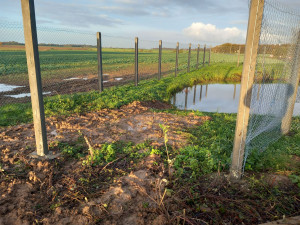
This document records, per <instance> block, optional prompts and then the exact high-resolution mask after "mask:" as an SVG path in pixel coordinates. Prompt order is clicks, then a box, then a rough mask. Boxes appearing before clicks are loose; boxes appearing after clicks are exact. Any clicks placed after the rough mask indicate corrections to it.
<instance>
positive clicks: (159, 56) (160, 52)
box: [158, 40, 162, 80]
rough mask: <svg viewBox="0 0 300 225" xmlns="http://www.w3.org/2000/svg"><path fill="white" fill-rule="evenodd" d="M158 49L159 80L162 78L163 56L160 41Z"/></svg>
mask: <svg viewBox="0 0 300 225" xmlns="http://www.w3.org/2000/svg"><path fill="white" fill-rule="evenodd" d="M158 44H159V47H158V80H160V78H161V56H162V40H160V41H159V43H158Z"/></svg>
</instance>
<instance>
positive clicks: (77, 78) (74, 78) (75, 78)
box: [64, 77, 88, 80]
mask: <svg viewBox="0 0 300 225" xmlns="http://www.w3.org/2000/svg"><path fill="white" fill-rule="evenodd" d="M64 80H88V78H87V77H84V78H79V77H71V78H66V79H64Z"/></svg>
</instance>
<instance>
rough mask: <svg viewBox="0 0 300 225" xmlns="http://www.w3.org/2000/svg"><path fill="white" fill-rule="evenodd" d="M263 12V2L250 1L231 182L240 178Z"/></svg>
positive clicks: (257, 0)
mask: <svg viewBox="0 0 300 225" xmlns="http://www.w3.org/2000/svg"><path fill="white" fill-rule="evenodd" d="M263 10H264V0H252V1H251V6H250V13H249V20H248V31H247V39H246V49H245V56H244V65H243V73H242V79H241V90H240V98H239V107H238V114H237V121H236V127H235V137H234V143H233V152H232V162H231V167H230V179H232V180H234V179H240V178H241V176H242V169H243V163H244V153H245V144H246V137H247V128H248V122H249V113H250V103H251V95H252V86H253V81H254V74H255V65H256V58H257V53H258V46H259V39H260V31H261V24H262V17H263Z"/></svg>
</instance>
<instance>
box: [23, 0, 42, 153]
mask: <svg viewBox="0 0 300 225" xmlns="http://www.w3.org/2000/svg"><path fill="white" fill-rule="evenodd" d="M21 5H22V14H23V27H24V37H25V49H26V57H27V67H28V76H29V85H30V94H31V104H32V114H33V124H34V133H35V142H36V150H37V152H36V154H37V155H38V156H45V155H47V154H48V144H47V132H46V125H45V113H44V103H43V91H42V78H41V70H40V61H39V50H38V40H37V31H36V21H35V11H34V1H33V0H21Z"/></svg>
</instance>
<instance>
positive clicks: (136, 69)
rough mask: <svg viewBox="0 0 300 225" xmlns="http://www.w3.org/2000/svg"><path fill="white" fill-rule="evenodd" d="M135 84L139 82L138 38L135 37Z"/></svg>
mask: <svg viewBox="0 0 300 225" xmlns="http://www.w3.org/2000/svg"><path fill="white" fill-rule="evenodd" d="M134 62H135V63H134V65H135V67H134V74H135V86H138V83H139V38H138V37H136V38H135V61H134Z"/></svg>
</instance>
